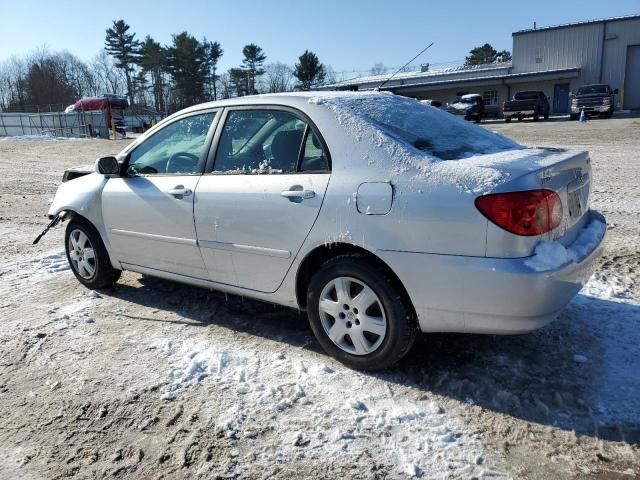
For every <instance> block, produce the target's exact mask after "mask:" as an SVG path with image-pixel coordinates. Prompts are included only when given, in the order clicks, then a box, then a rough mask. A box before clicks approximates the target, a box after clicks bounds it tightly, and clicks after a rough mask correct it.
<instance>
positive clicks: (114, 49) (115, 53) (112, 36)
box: [104, 20, 140, 103]
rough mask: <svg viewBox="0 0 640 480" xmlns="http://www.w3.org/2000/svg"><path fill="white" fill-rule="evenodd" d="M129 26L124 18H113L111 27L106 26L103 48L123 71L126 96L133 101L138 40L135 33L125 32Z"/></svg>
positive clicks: (138, 47)
mask: <svg viewBox="0 0 640 480" xmlns="http://www.w3.org/2000/svg"><path fill="white" fill-rule="evenodd" d="M129 28H131V27H130V26H129V25H127V24H126V23H125V21H124V20H117V21H116V20H114V21H113V27H111V28H107V30H106V37H105V40H104V48H105V50H106V51H107V53H108V54H109V55H111V56H112V57H114V58H115V60H116V63H115V66H116V68H119V69H121V70H122V71H123V72H124V76H125V79H126V81H127V96H128V97H129V100H130V101H131V102H132V103H133V89H132V86H133V85H132V74H133V71H134V67H135V65H136V64H137V63H138V61H139V60H138V56H139V49H140V42H139V41H137V40H136V39H135V37H136V34H135V33H127V32H128V31H129Z"/></svg>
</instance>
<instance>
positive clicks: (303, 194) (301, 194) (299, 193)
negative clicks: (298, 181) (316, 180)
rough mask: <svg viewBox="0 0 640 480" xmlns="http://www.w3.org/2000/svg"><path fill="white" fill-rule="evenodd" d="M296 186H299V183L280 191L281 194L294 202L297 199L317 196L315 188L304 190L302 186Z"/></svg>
mask: <svg viewBox="0 0 640 480" xmlns="http://www.w3.org/2000/svg"><path fill="white" fill-rule="evenodd" d="M296 187H298V185H294V186H293V187H291V190H284V191H283V192H280V195H282V196H283V197H285V198H288V199H289V200H291V201H292V202H293V201H296V200H298V201H302V200H307V199H309V198H313V197H315V196H316V192H314V191H313V190H302V187H299V190H296V189H295V188H296Z"/></svg>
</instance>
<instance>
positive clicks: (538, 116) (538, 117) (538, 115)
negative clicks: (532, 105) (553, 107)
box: [533, 113, 540, 122]
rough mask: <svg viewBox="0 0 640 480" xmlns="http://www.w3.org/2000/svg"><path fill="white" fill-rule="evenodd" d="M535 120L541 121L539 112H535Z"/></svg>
mask: <svg viewBox="0 0 640 480" xmlns="http://www.w3.org/2000/svg"><path fill="white" fill-rule="evenodd" d="M533 121H534V122H539V121H540V114H539V113H534V114H533Z"/></svg>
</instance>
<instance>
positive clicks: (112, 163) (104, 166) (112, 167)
mask: <svg viewBox="0 0 640 480" xmlns="http://www.w3.org/2000/svg"><path fill="white" fill-rule="evenodd" d="M96 172H98V173H99V174H101V175H120V164H119V163H118V160H117V159H116V157H101V158H99V159H98V160H96Z"/></svg>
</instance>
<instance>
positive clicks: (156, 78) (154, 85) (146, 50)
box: [139, 35, 167, 111]
mask: <svg viewBox="0 0 640 480" xmlns="http://www.w3.org/2000/svg"><path fill="white" fill-rule="evenodd" d="M139 65H140V68H141V69H142V72H143V73H144V74H145V75H150V76H151V89H152V91H153V102H154V108H155V109H156V110H158V111H164V110H165V104H164V72H165V71H166V69H167V51H166V49H165V48H164V47H162V45H160V44H159V43H158V42H156V41H155V40H154V39H153V38H151V37H150V36H149V35H147V36H146V37H145V39H144V42H142V45H141V46H140V59H139Z"/></svg>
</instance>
